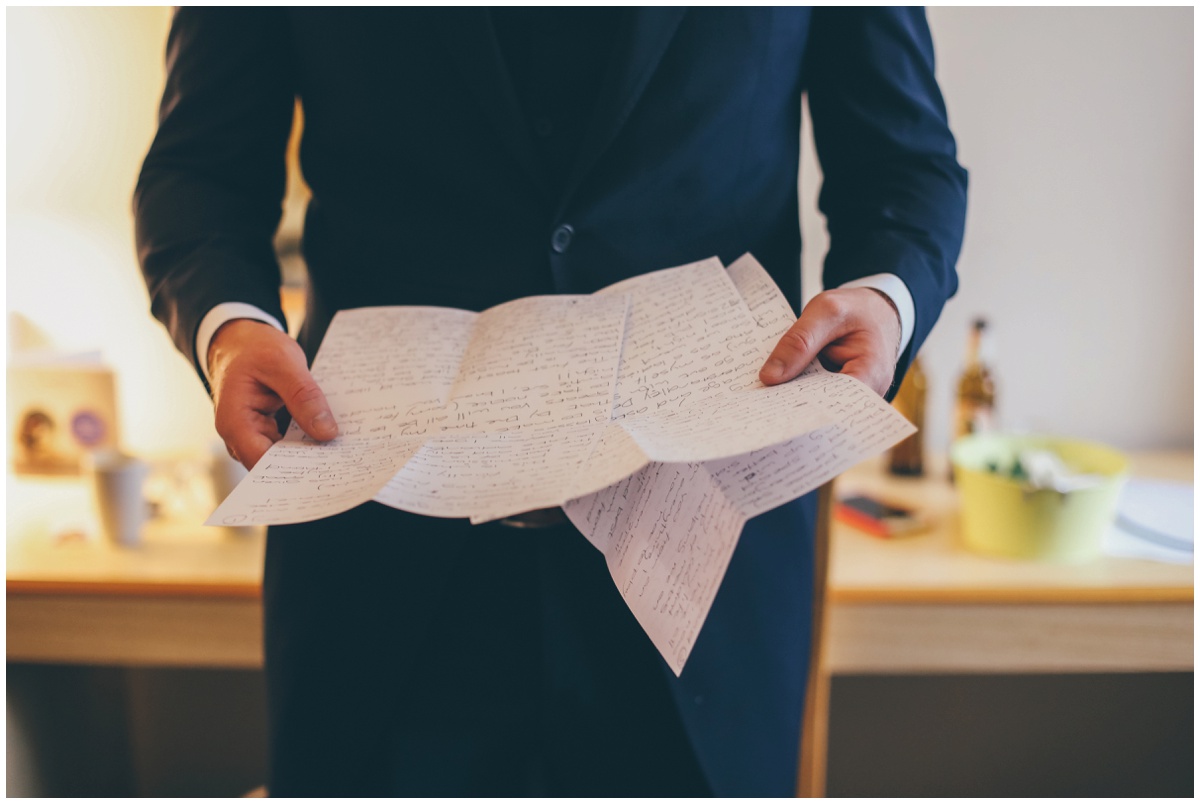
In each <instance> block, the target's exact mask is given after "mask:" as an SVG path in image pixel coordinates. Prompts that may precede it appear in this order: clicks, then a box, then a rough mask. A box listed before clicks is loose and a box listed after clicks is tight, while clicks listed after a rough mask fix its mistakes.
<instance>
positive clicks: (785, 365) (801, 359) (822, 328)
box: [758, 294, 844, 385]
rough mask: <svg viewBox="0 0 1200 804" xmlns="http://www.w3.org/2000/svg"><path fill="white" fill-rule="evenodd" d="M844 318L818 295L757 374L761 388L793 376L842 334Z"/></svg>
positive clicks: (784, 334) (835, 305)
mask: <svg viewBox="0 0 1200 804" xmlns="http://www.w3.org/2000/svg"><path fill="white" fill-rule="evenodd" d="M843 324H844V316H843V314H842V312H841V310H840V308H839V307H838V305H837V302H836V301H834V300H832V299H831V298H830V297H829V296H828V295H827V294H820V295H818V296H816V297H814V298H813V300H812V301H810V302H809V303H808V305H807V306H806V307H805V308H804V310H803V311H802V312H801V313H800V318H798V319H797V320H796V323H794V324H792V327H791V329H789V330H788V331H787V332H785V333H783V337H782V338H780V339H779V343H777V344H776V345H775V349H774V350H773V351H772V352H771V355H770V357H768V358H767V362H766V363H764V364H763V367H762V370H761V371H760V372H759V375H758V376H759V379H760V380H762V382H763V384H764V385H777V384H779V383H781V382H786V381H788V380H791V379H793V378H795V377H797V376H799V374H800V372H801V371H803V370H804V369H805V368H806V367H807V366H808V365H809V364H810V363H812V362H813V361H814V360H816V359H817V355H818V354H820V352H821V350H822V349H824V348H825V347H826V346H827V345H828V344H829V342H830V341H832V340H834V339H835V338H837V337H838V336H840V335H841V334H842V330H843Z"/></svg>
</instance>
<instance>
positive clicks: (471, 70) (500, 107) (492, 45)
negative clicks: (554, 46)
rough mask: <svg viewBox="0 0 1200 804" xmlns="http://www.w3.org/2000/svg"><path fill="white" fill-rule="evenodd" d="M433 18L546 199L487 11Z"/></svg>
mask: <svg viewBox="0 0 1200 804" xmlns="http://www.w3.org/2000/svg"><path fill="white" fill-rule="evenodd" d="M433 16H434V19H437V20H440V21H441V22H442V24H443V27H444V30H443V33H444V35H445V39H446V43H447V50H449V51H450V52H451V55H452V57H453V60H454V61H455V62H456V63H457V64H458V67H459V69H460V70H461V71H462V73H463V76H464V77H465V78H466V83H467V85H468V86H469V87H470V88H471V91H472V93H473V94H474V96H475V100H476V101H477V102H478V103H479V106H480V108H481V109H482V110H483V112H484V115H485V116H486V117H487V118H488V121H489V122H490V123H491V125H492V127H493V128H494V129H495V130H496V132H497V133H498V134H499V135H500V139H501V140H502V141H503V142H504V144H505V146H506V147H507V148H508V150H509V151H510V152H511V153H512V154H513V156H514V157H515V158H516V159H517V161H518V162H519V163H520V165H521V167H522V168H524V171H525V172H526V173H527V174H528V175H529V177H530V179H531V180H532V181H533V182H534V183H535V184H536V185H537V186H538V188H539V189H540V190H541V191H542V193H543V194H544V195H546V196H547V197H549V196H550V189H549V185H548V184H547V182H546V176H545V173H544V172H543V170H542V166H541V163H540V162H539V161H538V158H537V153H536V152H535V151H534V148H533V140H532V135H531V133H530V131H529V124H528V123H527V122H526V120H525V116H524V114H522V112H521V103H520V101H519V100H518V99H517V94H516V91H515V90H514V89H513V84H512V79H511V77H510V76H509V73H508V67H507V66H506V65H505V63H504V56H503V54H502V53H501V52H500V45H499V43H498V42H497V41H496V35H495V32H494V31H493V29H492V23H491V17H490V15H489V14H488V11H487V9H486V8H456V9H442V10H441V12H440V13H438V14H435V15H433Z"/></svg>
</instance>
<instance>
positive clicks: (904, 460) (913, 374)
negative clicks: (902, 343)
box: [888, 357, 926, 476]
mask: <svg viewBox="0 0 1200 804" xmlns="http://www.w3.org/2000/svg"><path fill="white" fill-rule="evenodd" d="M925 390H926V379H925V370H924V368H923V367H922V366H921V358H920V357H914V358H913V362H912V365H911V366H909V367H908V374H906V375H905V377H904V381H903V382H902V383H900V390H899V391H897V392H896V398H895V399H893V400H892V405H893V406H895V408H896V410H897V411H899V412H900V414H901V415H902V416H904V418H906V419H908V420H909V421H910V422H912V423H913V424H915V425H916V426H917V432H915V433H913V434H912V435H910V436H909V437H908V438H906V439H904V440H903V441H901V442H900V443H899V444H897V445H896V446H894V447H892V451H891V453H890V456H889V460H888V471H890V472H891V473H892V474H894V475H906V476H917V475H922V474H924V473H925Z"/></svg>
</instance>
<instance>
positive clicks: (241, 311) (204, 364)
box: [196, 302, 287, 382]
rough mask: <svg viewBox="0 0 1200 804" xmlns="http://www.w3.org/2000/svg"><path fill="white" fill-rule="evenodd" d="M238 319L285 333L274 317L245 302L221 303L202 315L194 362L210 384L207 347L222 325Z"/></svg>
mask: <svg viewBox="0 0 1200 804" xmlns="http://www.w3.org/2000/svg"><path fill="white" fill-rule="evenodd" d="M238 318H249V319H251V320H253V321H261V322H263V323H264V324H270V325H271V326H273V327H275V329H277V330H279V331H280V332H286V331H287V330H285V329H284V328H283V325H282V324H280V323H279V321H278V320H276V318H275V316H273V315H271V314H270V313H267V312H265V311H263V309H262V308H260V307H255V306H254V305H253V304H246V303H245V302H223V303H222V304H218V305H217V306H216V307H214V308H212V309H211V310H209V311H208V312H207V313H205V314H204V318H202V319H201V320H200V328H199V329H197V330H196V362H197V363H199V364H200V368H201V370H202V371H203V372H204V379H205V380H207V381H209V382H212V377H210V376H208V345H209V344H210V343H211V342H212V339H213V335H216V334H217V330H219V329H220V328H221V327H222V325H224V324H227V323H228V322H230V321H233V320H234V319H238Z"/></svg>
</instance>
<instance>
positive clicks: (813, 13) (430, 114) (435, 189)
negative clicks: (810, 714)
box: [135, 8, 966, 795]
mask: <svg viewBox="0 0 1200 804" xmlns="http://www.w3.org/2000/svg"><path fill="white" fill-rule="evenodd" d="M614 64H615V65H617V67H616V68H615V69H614V71H613V72H612V74H611V75H610V77H609V81H608V82H607V84H606V86H605V87H604V88H603V90H602V92H601V96H600V98H599V101H598V104H597V109H596V113H595V116H594V120H593V125H592V126H591V127H590V129H589V131H588V132H587V135H586V136H585V138H584V141H583V142H582V143H581V147H580V150H579V154H578V158H577V160H576V162H575V164H574V167H573V170H572V171H571V173H570V178H569V180H568V181H567V183H566V186H565V188H563V189H562V190H561V191H558V192H554V191H552V190H551V188H550V185H549V182H548V181H547V179H546V176H545V175H544V174H543V172H542V166H541V164H540V163H539V161H538V159H537V154H536V151H535V148H534V146H533V139H532V137H533V134H532V132H531V131H530V130H529V127H528V124H527V122H526V120H525V119H524V117H523V115H522V113H521V109H520V106H519V103H518V101H517V97H516V94H515V93H514V90H513V87H512V85H511V83H510V81H509V79H508V77H507V74H506V71H505V68H504V64H503V61H502V58H501V54H500V51H499V48H498V46H497V42H496V39H495V36H494V34H493V32H492V29H491V27H490V23H489V19H488V15H487V14H486V13H485V12H484V11H483V10H480V9H469V8H463V9H453V10H428V9H369V10H327V9H318V8H313V9H292V10H285V9H252V10H238V11H229V10H220V9H204V10H186V9H185V10H181V11H180V12H178V14H177V16H176V19H175V22H174V24H173V26H172V31H171V35H170V40H169V45H168V68H169V69H168V79H167V87H166V92H165V95H164V99H163V104H162V109H161V117H160V128H159V131H158V135H157V137H156V138H155V140H154V144H153V146H152V148H151V150H150V153H149V155H148V156H147V158H146V161H145V165H144V167H143V170H142V174H141V177H140V180H139V182H138V187H137V191H136V196H135V208H136V219H137V242H138V251H139V257H140V260H141V263H142V266H143V270H144V274H145V277H146V281H147V284H148V286H149V289H150V294H151V300H152V307H153V312H154V314H155V315H156V316H157V317H158V318H160V319H161V320H162V321H163V323H164V324H165V325H166V326H167V328H168V329H169V331H170V333H171V335H172V337H173V338H174V340H175V342H176V344H177V345H178V347H179V348H180V350H181V351H182V352H183V353H184V354H185V355H188V356H189V358H191V357H192V356H193V355H194V340H195V334H196V329H197V327H198V325H199V322H200V320H201V318H202V317H203V316H204V314H205V313H206V312H207V311H208V310H209V309H211V308H212V307H213V306H214V305H216V304H218V303H220V302H227V301H241V302H248V303H251V304H254V305H257V306H258V307H261V308H263V309H264V310H266V311H268V312H271V313H273V314H274V315H276V316H277V317H278V318H279V319H280V320H282V319H283V315H282V311H281V310H280V305H279V284H280V280H279V271H278V267H277V263H276V260H275V256H274V253H273V251H272V246H271V242H272V235H273V232H274V230H275V228H276V227H277V226H278V222H279V219H280V200H281V198H282V196H283V192H284V183H285V169H284V151H285V144H286V141H287V138H288V133H289V129H290V125H291V121H292V112H293V99H294V98H295V97H299V98H300V100H301V102H302V105H303V108H304V117H305V121H304V122H305V128H304V138H303V144H302V148H301V160H302V165H303V170H304V174H305V177H306V179H307V181H308V183H309V185H310V187H311V188H312V192H313V196H312V200H311V202H310V204H309V207H308V212H307V218H306V223H305V234H304V256H305V259H306V261H307V266H308V272H309V277H310V282H311V286H310V293H309V297H308V311H307V319H306V322H305V324H304V328H303V332H302V334H301V336H300V340H301V342H302V344H303V346H304V347H305V349H306V351H307V352H308V354H309V355H310V358H311V356H312V355H313V354H315V352H316V349H317V347H318V345H319V343H320V340H321V337H322V335H323V333H324V331H325V329H326V327H327V326H328V324H329V322H330V320H331V318H332V316H333V314H334V313H335V312H336V311H338V310H341V309H345V308H352V307H359V306H366V305H390V304H418V305H443V306H451V307H461V308H468V309H474V310H480V309H484V308H486V307H489V306H491V305H495V304H498V303H500V302H503V301H506V300H509V299H512V298H516V297H520V296H526V295H532V294H543V293H588V292H591V291H594V290H597V289H599V288H601V287H604V286H605V285H609V284H611V283H613V282H616V281H618V280H621V279H624V278H627V277H629V276H633V275H636V274H640V273H644V272H647V271H651V270H655V269H659V268H664V267H668V266H673V265H679V264H682V263H686V262H691V261H694V260H698V259H703V258H705V257H710V256H713V255H716V256H718V257H720V258H721V259H722V260H724V261H726V262H727V263H728V262H730V261H732V260H734V259H735V258H737V257H738V256H739V255H741V254H743V253H745V252H752V253H753V254H754V255H755V256H756V257H757V258H758V259H759V261H760V262H762V264H763V265H764V266H765V267H766V269H767V270H768V271H769V272H770V273H771V275H772V276H773V277H774V278H775V281H776V282H777V283H778V284H779V286H780V287H781V288H782V289H783V290H784V292H785V293H786V295H787V297H788V298H789V300H790V301H791V302H792V304H793V306H794V307H798V305H799V301H800V230H799V220H798V216H799V212H798V201H797V175H798V169H799V142H800V103H801V95H802V94H803V93H805V92H807V93H808V97H809V103H810V108H811V112H812V119H813V126H814V135H815V138H816V144H817V151H818V156H819V159H820V162H821V165H822V168H823V171H824V176H825V181H824V185H823V187H822V190H821V195H820V206H821V209H822V211H823V212H824V213H825V215H826V216H827V219H828V226H829V232H830V240H831V248H830V251H829V254H828V256H827V258H826V261H825V271H824V278H825V283H826V286H835V285H838V284H841V283H843V282H846V281H848V280H851V279H854V278H858V277H862V276H866V275H870V274H875V273H881V272H890V273H893V274H896V275H898V276H899V277H900V278H901V279H902V280H904V282H905V283H906V285H907V286H908V288H909V290H910V292H911V294H912V297H913V301H914V304H915V309H916V321H915V331H914V334H913V338H912V340H911V342H910V343H909V345H908V347H907V349H906V350H905V352H904V354H903V355H902V356H901V359H900V364H899V366H898V368H897V374H898V376H899V375H901V374H902V373H903V371H904V369H905V367H906V366H907V365H908V363H909V362H910V361H911V358H912V356H913V355H914V354H915V353H916V350H917V349H918V348H919V347H920V345H921V343H922V341H923V340H924V339H925V337H926V335H927V334H928V333H929V331H930V329H931V327H932V326H933V324H934V322H935V321H936V319H937V317H938V315H939V313H940V310H941V308H942V305H943V304H944V303H945V301H946V300H947V299H948V298H949V297H950V296H951V295H952V294H953V292H954V290H955V287H956V281H957V280H956V275H955V271H954V263H955V261H956V259H957V256H958V252H959V248H960V245H961V238H962V231H963V223H964V214H965V199H966V172H965V171H964V170H963V169H962V168H961V167H960V166H959V165H958V163H957V161H956V157H955V143H954V139H953V137H952V135H951V133H950V130H949V128H948V125H947V120H946V112H945V108H944V105H943V101H942V97H941V94H940V92H939V90H938V86H937V83H936V81H935V78H934V62H933V47H932V42H931V38H930V34H929V30H928V27H927V24H926V21H925V17H924V14H923V12H922V11H920V10H914V9H898V8H856V9H837V8H820V9H816V10H810V9H805V8H773V9H756V8H724V9H722V8H706V9H698V10H685V9H683V8H669V9H639V10H637V11H636V13H635V15H634V21H633V25H632V30H631V32H630V35H629V37H628V41H627V42H626V43H625V44H624V45H622V52H621V53H620V54H617V57H616V58H615V59H614ZM564 227H569V230H568V229H567V228H564ZM564 233H566V234H564ZM568 235H569V236H568ZM412 523H413V524H412V525H411V526H412V527H414V528H427V529H429V530H430V531H431V532H433V531H436V530H437V529H438V528H442V527H446V526H445V525H444V524H443V523H438V522H435V521H432V520H420V519H419V518H412ZM810 533H811V501H799V502H797V503H795V504H793V505H790V506H784V508H782V509H779V510H777V511H775V512H772V513H770V514H767V515H765V516H763V517H760V518H759V519H757V520H755V521H753V522H751V523H750V524H749V525H748V526H747V529H746V532H745V534H744V535H743V537H742V540H741V544H740V546H739V548H738V550H737V554H736V556H735V558H734V561H733V564H732V565H731V567H730V570H729V573H728V576H727V577H726V580H725V583H724V586H723V588H722V589H721V592H720V594H719V595H718V597H717V600H716V602H715V604H714V606H713V608H712V612H711V614H710V615H709V619H708V622H707V624H706V625H705V628H704V632H703V633H702V634H701V637H700V639H699V641H698V643H697V645H696V648H695V652H694V654H693V656H692V658H691V660H690V662H689V665H688V667H687V669H686V671H685V672H684V674H683V676H682V678H681V679H679V680H678V681H675V680H672V682H671V683H672V685H673V689H674V690H675V692H676V698H677V702H678V704H679V707H680V711H681V715H682V717H683V720H684V723H685V725H686V727H687V728H688V731H689V733H690V735H691V737H692V740H693V745H694V746H695V748H696V752H697V754H698V756H699V758H700V760H701V763H702V765H703V767H704V769H705V772H706V773H707V774H708V776H709V779H710V782H711V783H712V786H713V789H714V791H715V792H717V793H718V794H727V793H741V794H755V793H767V794H776V795H779V794H785V795H786V794H788V793H790V792H791V790H792V784H793V780H794V771H795V760H796V742H797V735H798V724H799V713H800V709H801V706H802V699H803V690H804V675H805V662H806V659H807V644H806V643H807V639H806V636H805V635H806V634H807V629H808V622H807V618H808V612H809V605H810V600H809V597H810V596H811V583H810V579H809V572H810V567H811V543H810V535H809V534H810ZM442 541H443V542H444V543H445V544H444V545H438V544H437V543H436V542H437V540H436V539H430V540H427V541H426V547H425V548H423V549H427V550H430V551H432V552H431V553H430V555H429V556H427V557H426V558H428V559H429V561H430V562H431V564H436V563H437V562H438V560H439V557H438V556H437V555H434V553H436V552H437V551H449V550H453V549H455V548H454V547H452V546H451V545H452V543H453V541H454V540H453V539H452V538H447V539H444V540H442ZM273 549H274V548H273ZM304 560H307V559H304V558H302V557H297V558H295V559H294V561H292V564H300V563H302V562H303V561H304ZM314 560H316V559H314ZM427 566H428V565H427ZM428 575H430V573H425V574H424V575H423V577H421V578H417V577H415V575H414V578H412V579H411V580H412V582H413V583H414V584H416V585H417V586H418V587H420V585H421V584H433V583H436V582H437V579H436V577H426V576H428ZM433 575H436V573H433ZM271 576H272V572H271V567H270V566H268V580H270V577H271ZM270 595H271V590H270V589H268V603H270ZM415 600H416V597H415V596H414V601H415ZM414 605H416V603H415V602H414ZM268 616H272V615H271V613H270V610H268ZM279 616H280V617H286V616H287V615H286V614H284V613H281V614H280V615H279ZM270 628H271V624H270V623H268V633H269V634H270Z"/></svg>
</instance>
